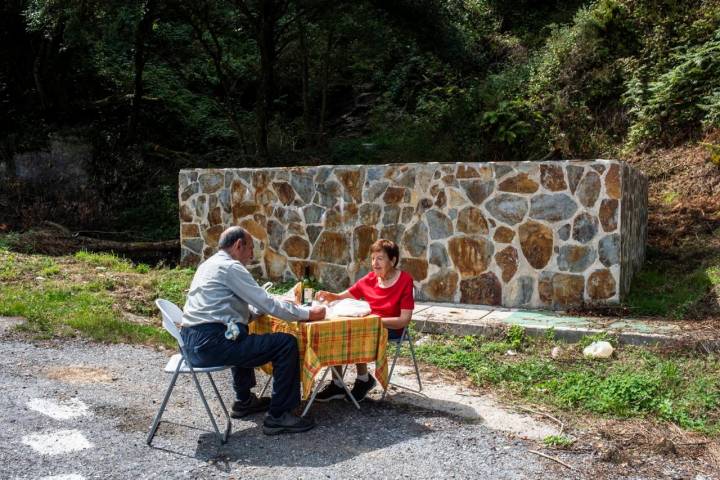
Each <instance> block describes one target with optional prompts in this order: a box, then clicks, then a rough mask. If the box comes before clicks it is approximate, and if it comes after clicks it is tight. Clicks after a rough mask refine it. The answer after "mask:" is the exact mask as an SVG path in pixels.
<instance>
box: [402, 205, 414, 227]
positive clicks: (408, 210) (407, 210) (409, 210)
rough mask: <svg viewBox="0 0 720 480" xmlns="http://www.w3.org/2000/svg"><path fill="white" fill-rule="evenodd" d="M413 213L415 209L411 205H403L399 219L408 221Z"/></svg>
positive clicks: (403, 221)
mask: <svg viewBox="0 0 720 480" xmlns="http://www.w3.org/2000/svg"><path fill="white" fill-rule="evenodd" d="M413 215H415V209H414V208H413V207H403V209H402V214H401V218H400V221H401V222H402V223H404V224H407V223H410V220H412V217H413Z"/></svg>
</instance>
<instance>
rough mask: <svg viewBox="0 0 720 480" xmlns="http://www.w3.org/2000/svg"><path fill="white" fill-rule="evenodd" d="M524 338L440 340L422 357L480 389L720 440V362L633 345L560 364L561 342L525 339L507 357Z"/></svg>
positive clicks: (574, 351)
mask: <svg viewBox="0 0 720 480" xmlns="http://www.w3.org/2000/svg"><path fill="white" fill-rule="evenodd" d="M517 339H518V333H517V332H516V331H511V332H510V333H509V334H508V335H507V336H506V337H505V338H502V339H494V340H488V339H484V338H481V337H472V336H466V337H445V338H441V337H434V338H433V339H432V340H431V341H430V342H428V343H424V344H422V345H419V346H418V347H417V348H416V353H417V355H418V358H419V359H421V360H422V361H425V362H428V363H431V364H433V365H436V366H438V367H441V368H448V369H452V370H458V371H462V372H464V373H466V374H467V375H468V376H469V377H470V378H471V379H472V381H473V382H474V383H475V384H476V385H478V386H481V387H493V388H494V389H495V390H499V391H501V392H505V393H506V394H508V395H510V396H511V397H519V398H522V399H524V400H526V401H528V402H531V403H536V404H542V405H545V406H548V407H551V408H555V409H559V410H567V411H578V410H579V411H583V412H586V413H591V414H595V415H598V416H605V417H614V418H628V417H644V416H651V417H655V418H658V419H662V420H668V421H671V422H673V423H675V424H677V425H678V426H680V427H682V428H685V429H690V430H696V431H699V432H703V433H706V434H709V435H719V434H720V359H718V358H717V357H715V356H709V357H696V356H692V355H686V354H680V353H675V354H662V353H659V352H656V351H653V350H650V349H647V348H641V347H630V346H628V347H620V348H619V349H618V350H616V356H615V357H614V358H612V359H608V360H590V359H586V358H584V357H583V356H582V355H581V353H580V352H581V349H582V345H580V344H578V345H572V346H568V345H563V348H564V349H565V350H566V351H568V350H569V351H570V352H571V355H570V357H569V358H563V360H554V359H552V358H551V356H550V350H551V349H552V348H553V347H554V346H555V345H558V343H556V342H552V341H548V340H547V339H532V338H526V337H523V349H522V350H521V351H520V352H521V353H519V354H518V355H514V356H508V355H506V354H505V352H506V351H507V350H509V349H511V348H513V346H514V345H516V344H517ZM594 339H595V340H599V339H601V338H600V337H598V338H594ZM603 339H604V338H603ZM610 340H611V339H610ZM590 341H592V340H588V341H587V342H585V343H590ZM516 351H517V350H516ZM553 441H554V440H553ZM558 442H559V440H558ZM557 445H558V446H560V443H558V444H557Z"/></svg>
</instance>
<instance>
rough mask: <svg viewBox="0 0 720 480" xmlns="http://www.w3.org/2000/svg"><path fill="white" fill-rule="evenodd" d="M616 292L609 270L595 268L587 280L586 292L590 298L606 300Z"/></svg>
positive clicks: (613, 279)
mask: <svg viewBox="0 0 720 480" xmlns="http://www.w3.org/2000/svg"><path fill="white" fill-rule="evenodd" d="M616 292H617V289H616V284H615V278H613V275H612V273H611V272H610V270H605V269H603V270H595V271H594V272H593V273H591V274H590V276H589V277H588V280H587V293H588V296H590V298H591V299H592V300H606V299H608V298H610V297H613V296H614V295H615V293H616Z"/></svg>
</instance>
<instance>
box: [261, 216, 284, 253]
mask: <svg viewBox="0 0 720 480" xmlns="http://www.w3.org/2000/svg"><path fill="white" fill-rule="evenodd" d="M265 230H266V231H267V234H268V242H269V244H270V246H271V247H272V248H273V249H275V250H280V245H281V244H282V241H283V237H284V236H285V227H283V225H282V224H281V223H280V222H277V221H275V220H268V222H267V226H266V227H265Z"/></svg>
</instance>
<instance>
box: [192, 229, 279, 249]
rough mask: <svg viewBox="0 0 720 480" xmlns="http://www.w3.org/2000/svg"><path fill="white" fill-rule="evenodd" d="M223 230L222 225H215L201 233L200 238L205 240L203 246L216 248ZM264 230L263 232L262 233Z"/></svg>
mask: <svg viewBox="0 0 720 480" xmlns="http://www.w3.org/2000/svg"><path fill="white" fill-rule="evenodd" d="M223 230H225V228H224V227H223V226H222V225H215V226H214V227H210V228H208V229H207V230H204V231H202V232H201V233H202V236H203V238H204V239H205V244H206V245H207V246H208V247H210V248H217V244H218V240H219V239H220V234H221V233H222V232H223ZM264 232H265V230H263V233H264Z"/></svg>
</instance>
